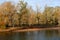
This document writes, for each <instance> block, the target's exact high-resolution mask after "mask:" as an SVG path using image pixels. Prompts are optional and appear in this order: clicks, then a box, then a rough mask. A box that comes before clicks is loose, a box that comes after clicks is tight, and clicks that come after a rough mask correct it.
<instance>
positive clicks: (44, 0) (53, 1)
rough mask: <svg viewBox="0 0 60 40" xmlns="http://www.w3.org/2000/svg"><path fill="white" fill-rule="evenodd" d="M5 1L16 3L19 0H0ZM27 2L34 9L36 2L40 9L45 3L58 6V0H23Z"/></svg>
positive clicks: (0, 0) (59, 2)
mask: <svg viewBox="0 0 60 40" xmlns="http://www.w3.org/2000/svg"><path fill="white" fill-rule="evenodd" d="M6 1H11V2H13V3H18V2H19V0H0V4H1V3H3V2H6ZM24 1H25V2H27V3H28V5H30V6H32V8H33V9H34V10H36V5H37V4H38V5H39V7H40V9H41V10H43V9H44V7H45V5H47V6H52V7H55V6H60V0H24Z"/></svg>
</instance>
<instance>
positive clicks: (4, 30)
mask: <svg viewBox="0 0 60 40" xmlns="http://www.w3.org/2000/svg"><path fill="white" fill-rule="evenodd" d="M59 29H60V27H52V28H28V29H21V28H18V27H11V28H8V29H0V32H30V31H41V30H59Z"/></svg>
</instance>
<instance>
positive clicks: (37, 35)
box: [0, 30, 60, 40]
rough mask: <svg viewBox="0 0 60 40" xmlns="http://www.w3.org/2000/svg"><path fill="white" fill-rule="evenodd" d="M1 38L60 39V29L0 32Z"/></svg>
mask: <svg viewBox="0 0 60 40" xmlns="http://www.w3.org/2000/svg"><path fill="white" fill-rule="evenodd" d="M0 40H60V31H58V30H53V31H52V30H47V31H34V32H20V33H18V32H17V33H16V32H15V33H0Z"/></svg>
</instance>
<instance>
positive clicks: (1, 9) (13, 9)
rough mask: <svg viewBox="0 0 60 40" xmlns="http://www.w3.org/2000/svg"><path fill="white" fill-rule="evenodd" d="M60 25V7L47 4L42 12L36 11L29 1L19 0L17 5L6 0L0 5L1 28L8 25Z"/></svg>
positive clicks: (37, 8)
mask: <svg viewBox="0 0 60 40" xmlns="http://www.w3.org/2000/svg"><path fill="white" fill-rule="evenodd" d="M57 26H60V7H59V6H56V7H50V6H47V5H46V6H45V8H44V11H43V12H41V11H40V8H39V7H38V6H37V7H36V11H35V10H33V9H32V7H31V6H29V5H28V3H27V2H24V1H19V2H18V4H17V5H15V4H13V3H12V2H4V3H2V4H1V5H0V28H8V27H26V28H30V27H57Z"/></svg>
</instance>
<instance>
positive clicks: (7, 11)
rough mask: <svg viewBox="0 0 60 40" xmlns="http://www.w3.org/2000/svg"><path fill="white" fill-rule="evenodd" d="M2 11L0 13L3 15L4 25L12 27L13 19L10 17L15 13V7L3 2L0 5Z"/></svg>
mask: <svg viewBox="0 0 60 40" xmlns="http://www.w3.org/2000/svg"><path fill="white" fill-rule="evenodd" d="M1 7H2V10H1V12H2V13H3V15H4V22H5V23H6V25H9V26H12V25H13V18H12V16H13V15H14V13H15V6H14V5H13V4H12V3H11V2H4V3H3V4H1Z"/></svg>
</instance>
